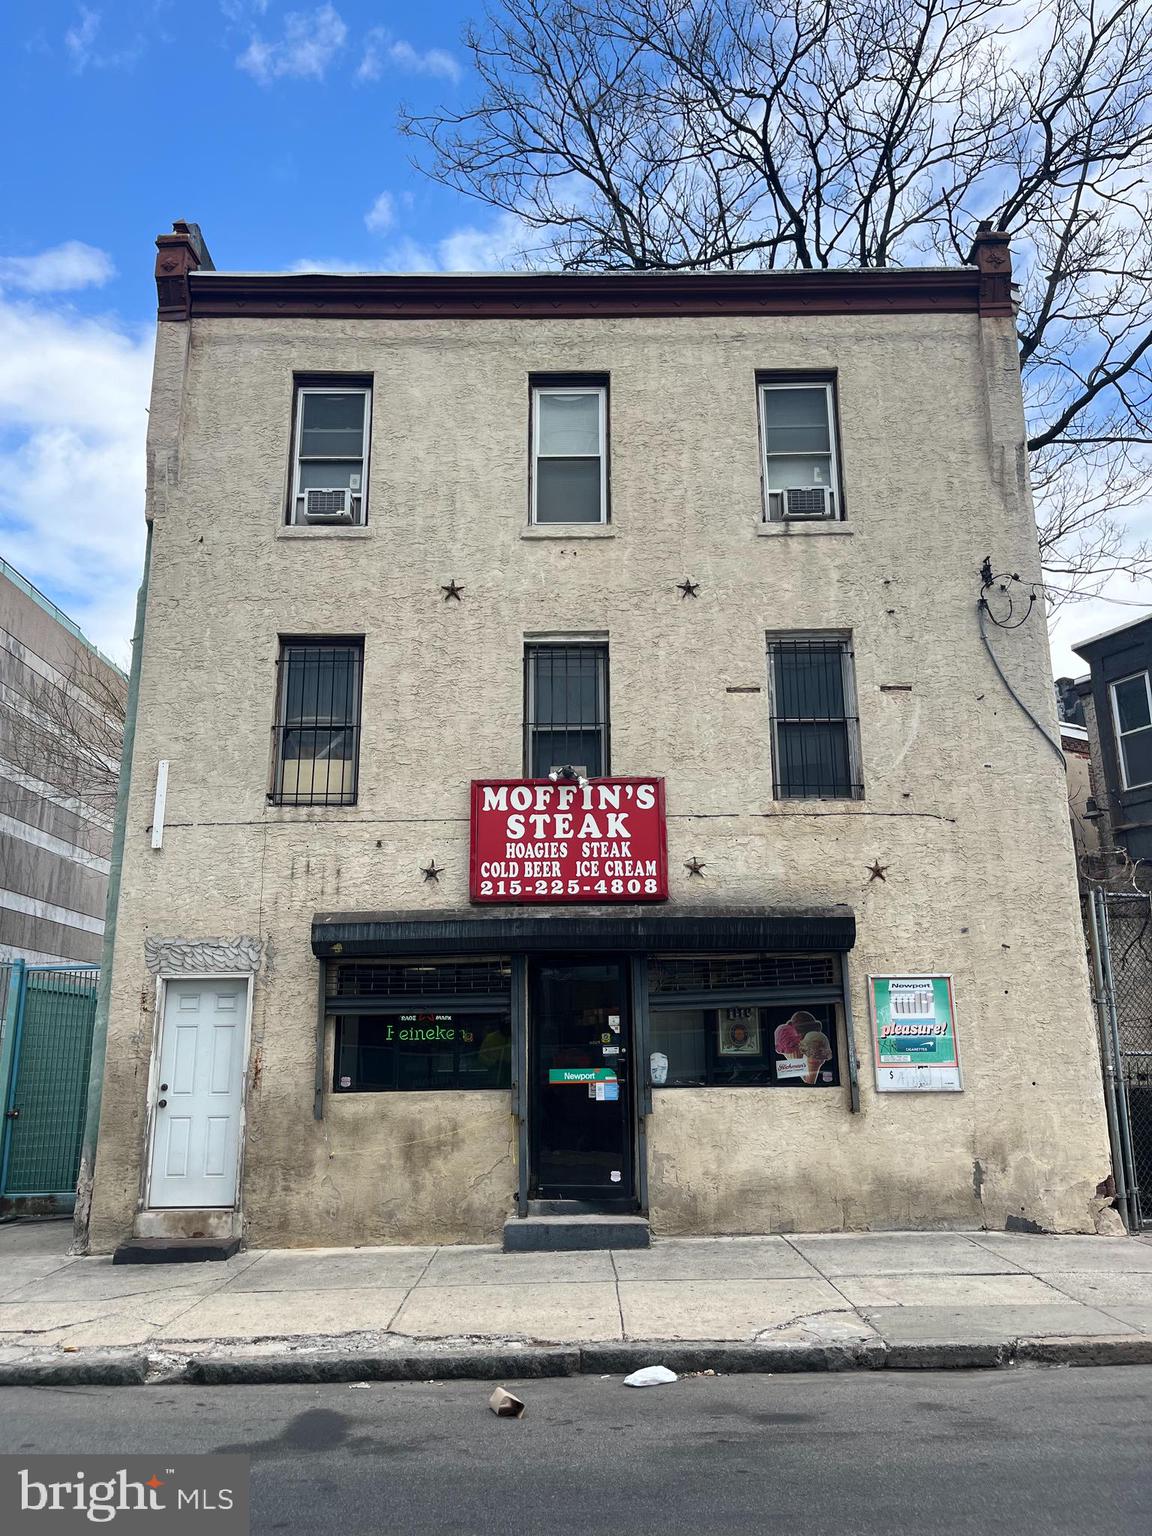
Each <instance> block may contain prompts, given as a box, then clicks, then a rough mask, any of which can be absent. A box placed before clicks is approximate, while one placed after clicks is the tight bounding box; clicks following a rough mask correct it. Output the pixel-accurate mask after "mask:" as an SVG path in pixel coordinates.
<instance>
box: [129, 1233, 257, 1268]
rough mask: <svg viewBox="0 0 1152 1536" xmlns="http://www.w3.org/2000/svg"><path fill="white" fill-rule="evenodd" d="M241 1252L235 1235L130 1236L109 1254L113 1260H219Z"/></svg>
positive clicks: (137, 1262)
mask: <svg viewBox="0 0 1152 1536" xmlns="http://www.w3.org/2000/svg"><path fill="white" fill-rule="evenodd" d="M239 1252H240V1239H239V1238H238V1237H131V1238H129V1239H128V1241H127V1242H126V1243H121V1244H120V1246H119V1248H117V1249H116V1251H115V1253H113V1255H112V1262H113V1264H205V1263H222V1262H223V1261H224V1260H225V1259H230V1258H232V1257H234V1255H236V1254H237V1253H239Z"/></svg>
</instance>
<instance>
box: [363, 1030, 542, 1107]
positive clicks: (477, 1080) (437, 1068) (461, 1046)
mask: <svg viewBox="0 0 1152 1536" xmlns="http://www.w3.org/2000/svg"><path fill="white" fill-rule="evenodd" d="M511 1081H512V1026H511V1021H510V1019H509V1017H508V1015H507V1014H499V1013H491V1014H489V1013H393V1014H385V1015H383V1016H380V1017H376V1016H372V1017H364V1018H338V1019H337V1020H336V1052H335V1068H334V1081H333V1088H334V1089H335V1091H336V1092H337V1093H378V1092H384V1091H387V1090H390V1089H397V1090H399V1091H401V1092H404V1091H406V1092H410V1093H418V1092H428V1091H431V1090H435V1089H441V1090H444V1089H453V1090H454V1089H459V1088H508V1087H509V1086H510V1085H511Z"/></svg>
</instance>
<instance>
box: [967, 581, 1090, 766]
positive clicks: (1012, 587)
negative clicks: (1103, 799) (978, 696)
mask: <svg viewBox="0 0 1152 1536" xmlns="http://www.w3.org/2000/svg"><path fill="white" fill-rule="evenodd" d="M991 594H997V596H996V598H995V601H996V604H997V607H998V608H999V609H1000V610H1001V616H1000V617H997V615H996V613H994V612H993V609H992V603H991V601H990V600H989V599H990V595H991ZM1039 601H1040V588H1039V587H1038V585H1037V584H1036V583H1035V582H1026V581H1022V580H1021V579H1020V577H1019V575H1018V574H1016V573H1015V572H1013V573H1012V574H1011V575H1009V574H1008V573H1007V572H1001V573H1000V574H999V575H995V574H994V573H993V571H992V557H991V556H990V555H985V557H984V564H983V565H982V566H981V567H980V596H979V598H978V599H977V601H976V615H977V621H978V623H979V625H980V638H981V640H983V642H984V649H985V650H986V651H987V652H988V659H989V660H990V661H991V663H992V665H993V666H994V667H995V668H996V673H997V676H998V677H999V679H1000V681H1001V682H1002V683H1003V684H1004V687H1005V688H1006V689H1007V690H1008V693H1009V694H1010V695H1011V697H1012V698H1013V700H1014V701H1015V702H1016V704H1017V705H1018V706H1019V708H1020V709H1021V710H1022V711H1023V713H1024V714H1025V715H1027V716H1028V719H1029V720H1031V722H1032V724H1033V725H1034V726H1035V727H1036V729H1037V730H1038V731H1039V732H1040V734H1041V736H1043V738H1044V740H1045V741H1046V742H1047V743H1048V745H1049V746H1050V747H1051V748H1052V750H1053V752H1055V754H1056V756H1057V757H1058V758H1059V759H1060V766H1061V767H1062V768H1064V769H1067V766H1068V765H1067V762H1066V760H1065V757H1064V753H1063V751H1062V750H1061V748H1060V743H1059V742H1058V741H1054V740H1053V739H1052V737H1051V736H1050V735H1049V734H1048V732H1047V730H1046V729H1045V727H1044V725H1043V723H1042V722H1041V721H1040V720H1038V719H1037V718H1036V716H1035V715H1034V714H1033V713H1032V711H1031V710H1030V709H1029V708H1028V706H1027V704H1025V702H1024V700H1023V699H1022V698H1021V697H1020V695H1019V694H1018V693H1017V692H1016V690H1015V688H1013V686H1012V684H1011V683H1010V682H1009V681H1008V676H1007V674H1006V673H1005V671H1004V668H1003V667H1002V666H1001V665H1000V662H999V659H998V658H997V655H996V652H995V651H994V650H993V649H992V644H991V641H990V640H989V639H988V625H989V623H991V624H994V625H995V626H996V628H997V629H1007V630H1011V629H1019V628H1020V627H1021V626H1022V625H1024V624H1026V623H1027V622H1028V620H1029V619H1030V618H1031V617H1032V611H1033V609H1034V608H1035V607H1036V604H1037V603H1038V602H1039Z"/></svg>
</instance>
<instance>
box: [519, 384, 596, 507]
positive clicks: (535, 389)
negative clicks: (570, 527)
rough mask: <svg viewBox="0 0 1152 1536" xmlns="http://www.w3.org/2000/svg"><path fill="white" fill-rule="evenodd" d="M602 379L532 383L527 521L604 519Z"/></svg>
mask: <svg viewBox="0 0 1152 1536" xmlns="http://www.w3.org/2000/svg"><path fill="white" fill-rule="evenodd" d="M607 441H608V387H607V384H606V383H602V382H601V383H592V382H588V383H583V384H579V383H573V384H568V383H562V384H561V383H548V384H545V383H534V384H533V385H532V521H533V522H534V523H606V522H607V521H608V463H607V451H606V444H607Z"/></svg>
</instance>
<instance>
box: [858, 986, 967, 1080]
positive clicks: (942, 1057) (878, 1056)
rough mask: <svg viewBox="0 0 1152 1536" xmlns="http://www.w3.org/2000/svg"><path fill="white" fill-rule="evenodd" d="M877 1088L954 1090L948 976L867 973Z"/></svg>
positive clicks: (956, 1065) (955, 1058) (956, 1073)
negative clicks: (876, 974) (878, 974)
mask: <svg viewBox="0 0 1152 1536" xmlns="http://www.w3.org/2000/svg"><path fill="white" fill-rule="evenodd" d="M868 991H869V995H870V998H871V1004H872V1040H873V1046H874V1058H875V1065H876V1091H877V1093H959V1092H960V1091H961V1089H962V1088H963V1086H964V1085H963V1083H962V1082H961V1079H960V1058H959V1055H958V1054H957V1049H956V1011H955V1006H954V1003H953V996H952V978H951V976H870V977H869V978H868Z"/></svg>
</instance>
